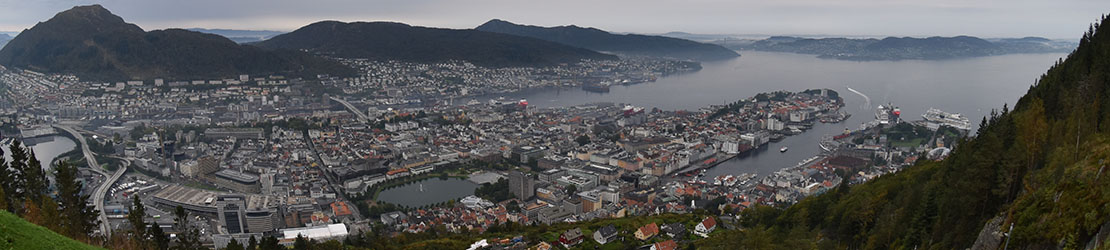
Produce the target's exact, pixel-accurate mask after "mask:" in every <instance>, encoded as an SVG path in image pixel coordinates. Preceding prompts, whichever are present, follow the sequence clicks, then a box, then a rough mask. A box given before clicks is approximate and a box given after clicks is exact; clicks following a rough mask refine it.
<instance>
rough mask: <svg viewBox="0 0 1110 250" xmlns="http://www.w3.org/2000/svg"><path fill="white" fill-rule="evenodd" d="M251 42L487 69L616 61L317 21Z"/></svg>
mask: <svg viewBox="0 0 1110 250" xmlns="http://www.w3.org/2000/svg"><path fill="white" fill-rule="evenodd" d="M253 44H254V45H257V46H260V47H263V48H270V49H298V50H308V51H311V52H314V53H323V54H331V55H334V56H338V57H345V58H369V59H387V60H403V61H414V62H439V61H444V60H463V61H469V62H471V63H474V64H475V65H481V66H488V67H505V66H543V65H555V64H560V63H573V62H578V61H581V60H582V59H594V60H615V59H617V57H616V56H613V55H608V54H602V53H598V52H595V51H592V50H588V49H583V48H577V47H571V46H568V45H564V44H560V43H555V42H549V41H544V40H540V39H535V38H530V37H522V36H514V35H507V34H500V33H493V32H485V31H478V30H457V29H439V28H427V27H417V26H409V25H406V24H402V23H392V22H353V23H345V22H338V21H323V22H318V23H313V24H310V25H308V26H305V27H301V28H300V29H297V30H295V31H293V32H289V33H286V34H281V35H278V36H275V37H274V38H271V39H269V40H266V41H262V42H258V43H253Z"/></svg>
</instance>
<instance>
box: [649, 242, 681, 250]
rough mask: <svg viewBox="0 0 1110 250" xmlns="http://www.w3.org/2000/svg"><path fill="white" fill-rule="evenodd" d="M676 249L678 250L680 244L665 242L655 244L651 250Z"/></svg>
mask: <svg viewBox="0 0 1110 250" xmlns="http://www.w3.org/2000/svg"><path fill="white" fill-rule="evenodd" d="M675 249H678V243H675V242H674V240H667V241H664V242H658V243H655V244H651V250H675Z"/></svg>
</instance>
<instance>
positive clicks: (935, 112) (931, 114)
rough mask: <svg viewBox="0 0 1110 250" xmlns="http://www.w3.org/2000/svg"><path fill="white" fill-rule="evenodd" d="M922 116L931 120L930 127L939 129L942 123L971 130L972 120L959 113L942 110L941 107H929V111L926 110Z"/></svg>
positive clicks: (926, 119)
mask: <svg viewBox="0 0 1110 250" xmlns="http://www.w3.org/2000/svg"><path fill="white" fill-rule="evenodd" d="M921 117H922V118H925V121H928V122H929V128H930V129H937V128H939V127H940V126H941V125H944V126H949V127H953V128H957V129H960V130H965V131H966V130H971V121H969V120H968V119H967V117H964V116H963V115H960V114H959V113H948V112H944V111H940V110H939V109H935V108H929V111H925V114H923V115H921Z"/></svg>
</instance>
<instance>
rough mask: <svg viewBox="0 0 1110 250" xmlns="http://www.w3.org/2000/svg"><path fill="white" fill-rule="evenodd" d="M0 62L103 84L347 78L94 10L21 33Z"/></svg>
mask: <svg viewBox="0 0 1110 250" xmlns="http://www.w3.org/2000/svg"><path fill="white" fill-rule="evenodd" d="M0 64H2V65H5V66H8V67H18V68H26V69H31V70H35V71H40V72H48V73H70V74H75V75H77V76H79V77H81V78H83V79H86V80H106V81H112V80H127V79H151V78H168V79H196V78H201V79H204V78H217V77H229V76H235V75H238V74H285V75H291V76H297V75H312V74H318V73H334V74H351V73H353V72H354V71H353V70H352V69H350V68H347V67H345V66H342V65H340V64H338V63H336V62H332V61H329V60H326V59H323V58H318V57H315V56H311V55H308V54H305V53H301V52H296V51H268V50H264V49H262V48H258V47H254V46H243V45H239V44H236V43H235V42H232V41H231V40H228V39H227V38H224V37H221V36H218V35H212V34H204V33H199V32H193V31H187V30H182V29H168V30H155V31H150V32H146V31H143V29H142V28H139V26H136V25H134V24H130V23H127V22H124V20H123V18H120V17H119V16H116V15H114V14H112V13H111V12H109V11H108V10H107V9H104V7H101V6H100V5H90V6H78V7H74V8H73V9H70V10H67V11H63V12H61V13H58V14H57V15H55V16H54V17H53V18H51V19H50V20H47V21H46V22H41V23H38V24H36V25H35V26H34V27H32V28H31V29H28V30H26V31H23V32H22V33H20V34H19V35H18V36H16V37H15V39H13V40H11V41H10V42H9V43H8V45H7V46H5V47H4V48H3V49H2V50H0Z"/></svg>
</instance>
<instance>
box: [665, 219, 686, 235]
mask: <svg viewBox="0 0 1110 250" xmlns="http://www.w3.org/2000/svg"><path fill="white" fill-rule="evenodd" d="M659 230H662V231H663V234H666V235H667V237H671V238H672V239H681V238H683V237H686V226H684V225H682V223H678V222H675V223H671V224H665V225H663V227H661V228H659Z"/></svg>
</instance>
